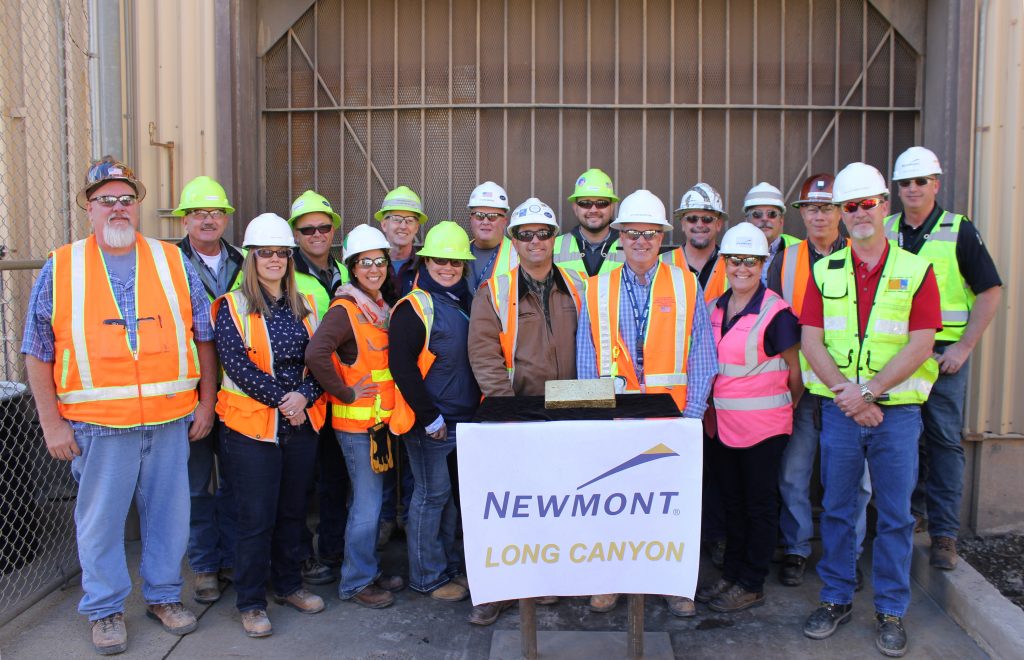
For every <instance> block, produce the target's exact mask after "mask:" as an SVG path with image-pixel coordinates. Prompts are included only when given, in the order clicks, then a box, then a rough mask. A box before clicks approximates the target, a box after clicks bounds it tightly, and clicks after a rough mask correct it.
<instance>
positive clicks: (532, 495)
mask: <svg viewBox="0 0 1024 660" xmlns="http://www.w3.org/2000/svg"><path fill="white" fill-rule="evenodd" d="M702 453H703V443H702V431H701V424H700V421H699V420H694V419H683V418H678V419H652V420H616V421H572V422H523V423H505V424H493V423H492V424H459V429H458V457H459V490H460V498H461V508H462V527H463V534H464V540H465V549H466V567H467V573H468V575H469V583H470V590H471V592H472V594H473V603H474V604H478V603H486V602H491V601H496V600H506V599H512V598H528V597H534V596H579V595H589V594H603V593H639V594H668V595H675V596H686V597H689V598H692V597H693V593H694V590H695V589H696V586H697V568H698V564H699V558H698V555H699V551H700V547H699V546H700V508H701V466H702V464H703V457H702Z"/></svg>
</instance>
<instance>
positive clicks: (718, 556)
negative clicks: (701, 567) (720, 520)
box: [709, 541, 725, 570]
mask: <svg viewBox="0 0 1024 660" xmlns="http://www.w3.org/2000/svg"><path fill="white" fill-rule="evenodd" d="M709 545H710V548H709V554H710V555H711V565H712V566H714V567H715V568H717V569H718V570H722V568H723V567H724V566H725V541H712V542H711V543H710V544H709Z"/></svg>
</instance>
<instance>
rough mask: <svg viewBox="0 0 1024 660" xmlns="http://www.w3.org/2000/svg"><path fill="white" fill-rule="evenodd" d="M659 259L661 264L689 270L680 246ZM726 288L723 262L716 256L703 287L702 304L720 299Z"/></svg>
mask: <svg viewBox="0 0 1024 660" xmlns="http://www.w3.org/2000/svg"><path fill="white" fill-rule="evenodd" d="M659 258H660V259H661V263H663V264H668V265H670V266H676V267H678V268H682V269H683V270H689V269H690V266H689V265H688V264H687V263H686V253H685V252H684V251H683V246H682V245H680V246H679V247H677V248H676V249H674V250H672V251H671V252H666V253H664V254H662V255H661V256H660V257H659ZM728 288H729V280H727V279H726V278H725V260H724V259H722V258H721V256H716V257H715V267H714V268H712V269H711V275H710V276H709V277H708V283H707V285H706V286H705V287H704V302H706V303H709V302H711V301H712V300H714V299H715V298H720V297H721V295H722V294H723V293H725V290H726V289H728Z"/></svg>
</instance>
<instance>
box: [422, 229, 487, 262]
mask: <svg viewBox="0 0 1024 660" xmlns="http://www.w3.org/2000/svg"><path fill="white" fill-rule="evenodd" d="M416 254H417V255H419V256H421V257H437V258H439V259H461V260H463V261H466V260H469V259H476V257H474V256H473V253H472V252H470V250H469V234H467V233H466V230H465V229H463V228H462V227H460V226H458V225H457V224H455V223H454V222H452V221H451V220H442V221H441V222H439V223H437V224H436V225H434V226H433V227H432V228H431V229H430V231H428V232H427V237H426V238H425V239H423V247H422V248H420V251H419V252H417V253H416Z"/></svg>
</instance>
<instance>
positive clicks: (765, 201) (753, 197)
mask: <svg viewBox="0 0 1024 660" xmlns="http://www.w3.org/2000/svg"><path fill="white" fill-rule="evenodd" d="M754 206H774V207H775V208H779V209H782V210H783V211H785V210H786V200H784V199H782V191H781V190H779V189H778V188H776V187H775V186H773V185H772V184H770V183H768V182H767V181H762V182H761V183H759V184H757V185H756V186H754V187H753V188H751V189H750V190H749V191H747V196H746V197H744V198H743V212H744V213H746V212H747V209H749V208H751V207H754Z"/></svg>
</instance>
